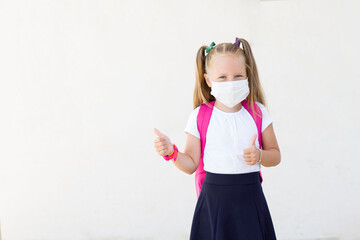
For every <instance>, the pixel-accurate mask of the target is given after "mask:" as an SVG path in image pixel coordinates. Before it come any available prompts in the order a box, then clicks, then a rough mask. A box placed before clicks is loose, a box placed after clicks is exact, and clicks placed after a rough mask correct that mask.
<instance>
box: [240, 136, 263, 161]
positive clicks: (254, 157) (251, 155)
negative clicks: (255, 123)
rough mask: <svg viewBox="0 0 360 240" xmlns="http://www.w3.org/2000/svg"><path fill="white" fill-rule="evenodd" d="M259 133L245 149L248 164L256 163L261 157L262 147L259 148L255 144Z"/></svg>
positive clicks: (245, 158)
mask: <svg viewBox="0 0 360 240" xmlns="http://www.w3.org/2000/svg"><path fill="white" fill-rule="evenodd" d="M256 137H257V134H254V136H253V137H252V138H251V140H250V145H249V147H248V148H245V149H244V153H243V158H244V160H245V163H246V164H247V165H255V164H256V163H257V162H258V161H259V159H260V149H258V148H257V147H256V145H255V140H256Z"/></svg>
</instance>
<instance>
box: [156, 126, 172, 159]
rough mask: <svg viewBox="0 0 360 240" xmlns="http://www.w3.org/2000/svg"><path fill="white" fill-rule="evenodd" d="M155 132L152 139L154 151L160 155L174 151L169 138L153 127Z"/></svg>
mask: <svg viewBox="0 0 360 240" xmlns="http://www.w3.org/2000/svg"><path fill="white" fill-rule="evenodd" d="M154 132H155V134H156V135H157V136H158V137H157V138H156V139H155V140H154V147H155V149H156V152H157V153H158V154H159V155H160V156H165V155H170V154H172V153H173V151H174V146H173V144H172V143H171V141H170V139H169V138H168V137H167V136H166V135H165V134H163V133H161V132H160V131H159V130H157V129H156V128H154Z"/></svg>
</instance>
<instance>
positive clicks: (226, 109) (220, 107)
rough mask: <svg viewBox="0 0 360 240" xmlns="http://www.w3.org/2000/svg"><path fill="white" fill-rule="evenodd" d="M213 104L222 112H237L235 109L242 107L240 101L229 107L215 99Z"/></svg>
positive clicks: (238, 109)
mask: <svg viewBox="0 0 360 240" xmlns="http://www.w3.org/2000/svg"><path fill="white" fill-rule="evenodd" d="M214 106H215V107H217V108H218V109H220V110H221V111H223V112H237V111H240V109H241V108H242V103H241V102H240V103H238V104H236V105H235V106H234V107H233V108H229V107H227V106H225V105H224V104H222V103H221V102H220V101H218V100H215V104H214Z"/></svg>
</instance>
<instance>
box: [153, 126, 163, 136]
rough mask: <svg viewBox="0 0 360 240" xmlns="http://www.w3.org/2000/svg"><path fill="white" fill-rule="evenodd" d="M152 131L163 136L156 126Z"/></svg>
mask: <svg viewBox="0 0 360 240" xmlns="http://www.w3.org/2000/svg"><path fill="white" fill-rule="evenodd" d="M154 133H155V134H156V135H158V136H159V137H163V136H164V134H162V133H161V132H160V131H159V130H157V129H156V128H154Z"/></svg>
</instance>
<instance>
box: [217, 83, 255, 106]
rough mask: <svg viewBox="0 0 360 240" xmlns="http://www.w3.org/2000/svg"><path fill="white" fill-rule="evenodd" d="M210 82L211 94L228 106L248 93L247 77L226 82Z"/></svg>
mask: <svg viewBox="0 0 360 240" xmlns="http://www.w3.org/2000/svg"><path fill="white" fill-rule="evenodd" d="M211 83H212V87H211V92H210V93H211V95H213V96H214V97H215V98H216V100H219V101H220V102H221V103H223V104H224V105H225V106H227V107H229V108H233V107H234V106H235V105H236V104H238V103H240V102H241V101H243V100H244V99H245V98H246V97H247V96H248V95H249V93H250V89H249V82H248V78H246V79H243V80H236V81H226V82H214V81H212V82H211Z"/></svg>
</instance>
